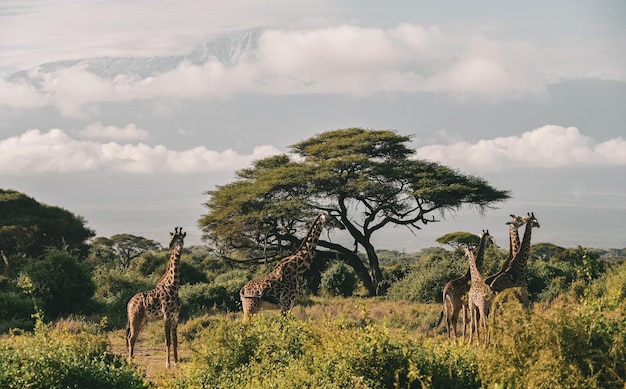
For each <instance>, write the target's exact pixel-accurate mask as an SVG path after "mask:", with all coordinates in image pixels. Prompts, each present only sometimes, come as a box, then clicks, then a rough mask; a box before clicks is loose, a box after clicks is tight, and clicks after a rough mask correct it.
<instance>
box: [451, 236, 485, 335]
mask: <svg viewBox="0 0 626 389" xmlns="http://www.w3.org/2000/svg"><path fill="white" fill-rule="evenodd" d="M486 244H487V239H481V240H480V242H479V245H478V248H477V251H476V257H475V258H476V267H477V269H478V271H482V268H483V258H484V256H485V248H486V247H485V246H486ZM471 279H472V278H471V270H470V268H469V267H468V268H467V271H466V272H465V274H464V275H463V276H461V277H459V278H455V279H454V280H451V281H448V283H447V284H446V286H445V287H444V288H443V315H444V318H445V320H446V325H447V328H448V337H449V338H451V337H452V334H454V338H455V339H456V337H457V333H456V323H457V320H458V318H459V314H462V315H463V337H465V331H466V328H467V317H468V307H467V305H468V300H467V294H468V292H469V290H470V281H471Z"/></svg>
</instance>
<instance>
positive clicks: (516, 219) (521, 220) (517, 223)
mask: <svg viewBox="0 0 626 389" xmlns="http://www.w3.org/2000/svg"><path fill="white" fill-rule="evenodd" d="M527 220H528V218H525V217H522V216H515V215H513V214H511V221H509V222H506V224H507V225H509V226H511V227H515V228H520V227H521V226H523V225H524V224H525V223H526V221H527Z"/></svg>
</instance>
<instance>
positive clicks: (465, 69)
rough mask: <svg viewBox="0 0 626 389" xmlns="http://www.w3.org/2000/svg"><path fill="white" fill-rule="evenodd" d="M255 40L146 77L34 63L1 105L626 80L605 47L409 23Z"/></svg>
mask: <svg viewBox="0 0 626 389" xmlns="http://www.w3.org/2000/svg"><path fill="white" fill-rule="evenodd" d="M257 43H258V45H257V47H256V49H255V50H254V51H253V52H252V53H251V55H249V56H244V57H242V59H241V61H239V62H237V63H235V64H234V65H229V66H227V65H225V64H224V63H222V62H220V60H218V59H217V58H214V57H212V58H209V59H207V60H206V61H205V62H204V63H201V64H194V63H191V62H185V61H183V62H181V63H179V64H178V66H177V67H176V68H175V69H172V70H169V71H165V72H160V73H156V72H155V73H153V74H151V75H150V76H148V77H139V76H137V75H135V74H118V75H117V76H115V77H113V78H104V77H100V76H98V75H96V74H93V73H91V72H89V71H88V70H87V63H88V62H87V61H89V60H88V59H87V60H85V61H83V62H80V63H73V64H72V65H68V66H66V67H63V68H57V69H56V70H50V69H47V68H43V67H40V68H35V69H34V70H32V71H31V72H30V74H29V76H28V79H27V80H20V81H13V82H9V81H7V80H4V81H2V80H0V107H8V108H37V107H41V106H42V105H53V106H55V107H56V108H57V109H58V110H59V111H60V112H61V113H62V114H63V115H65V116H67V117H78V116H84V115H85V109H84V107H85V106H88V105H90V104H98V103H105V102H113V103H124V102H129V101H134V100H151V99H178V100H184V99H216V98H217V99H221V98H230V97H232V96H233V95H236V94H240V93H258V94H268V95H302V94H340V95H349V96H370V95H373V94H377V93H395V92H401V93H435V94H445V95H450V96H454V97H459V98H466V97H472V98H475V97H478V98H482V99H486V100H499V99H511V98H515V99H517V98H521V97H529V96H532V97H534V98H537V97H542V96H545V94H546V86H547V85H548V83H550V82H555V80H559V81H562V80H566V79H581V78H593V79H598V78H600V79H602V78H605V79H606V78H608V79H616V80H620V81H625V80H626V72H624V69H623V61H624V58H622V57H623V56H621V55H620V54H617V53H619V52H620V51H619V50H618V49H617V48H615V49H616V50H614V51H612V50H611V47H607V44H604V45H602V46H600V45H594V43H593V42H571V43H570V44H569V45H567V46H564V47H560V46H538V45H537V44H533V43H531V42H524V41H506V40H501V41H499V40H495V39H489V38H487V37H485V36H482V35H480V34H478V33H473V34H470V35H468V36H465V35H459V33H452V32H446V31H443V30H442V29H441V28H440V27H437V26H422V25H417V24H408V23H403V24H400V25H397V26H396V27H393V28H388V29H382V28H364V27H359V26H355V25H340V26H335V27H328V28H318V29H314V28H311V29H304V30H289V29H284V28H283V29H271V30H266V31H265V32H264V33H263V34H262V35H261V36H260V38H259V39H258V42H257ZM574 47H575V50H574ZM612 52H615V53H616V54H614V55H612V54H610V53H612ZM607 53H608V54H607ZM596 54H597V55H596ZM145 58H149V57H145ZM14 96H17V98H16V97H14Z"/></svg>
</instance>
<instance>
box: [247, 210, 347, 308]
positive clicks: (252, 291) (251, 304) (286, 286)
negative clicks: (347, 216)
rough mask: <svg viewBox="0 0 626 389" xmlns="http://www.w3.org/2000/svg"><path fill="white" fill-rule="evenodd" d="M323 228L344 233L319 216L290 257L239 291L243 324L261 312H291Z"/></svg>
mask: <svg viewBox="0 0 626 389" xmlns="http://www.w3.org/2000/svg"><path fill="white" fill-rule="evenodd" d="M324 228H339V229H342V230H343V229H345V226H344V225H343V224H342V223H341V222H340V221H339V220H337V219H336V218H335V217H334V216H332V215H331V214H330V213H328V212H326V211H324V212H322V213H320V214H319V215H318V216H317V218H316V219H315V220H314V222H313V224H312V225H311V228H310V229H309V232H308V234H307V236H306V237H305V238H304V239H303V240H302V242H301V244H300V246H299V247H298V249H297V250H296V251H295V252H294V253H293V254H291V255H290V256H288V257H285V258H283V259H282V260H281V261H280V262H279V263H278V264H277V265H276V266H275V267H274V269H273V270H272V271H271V272H270V273H269V274H267V275H266V276H265V277H262V278H258V279H253V280H250V281H248V282H247V283H246V284H245V285H244V286H243V287H242V288H241V290H240V291H239V297H240V299H241V306H242V309H243V315H244V320H247V319H248V318H249V317H250V316H251V315H253V314H255V313H257V312H259V311H260V310H261V309H280V311H281V313H282V314H285V313H286V312H287V311H289V310H290V309H291V308H293V306H294V305H295V303H296V300H297V298H298V296H299V294H300V290H301V287H302V284H303V274H304V272H305V271H306V270H308V269H309V267H310V266H311V261H312V260H313V258H314V257H315V248H316V247H317V242H318V240H319V237H320V234H321V233H322V230H323V229H324Z"/></svg>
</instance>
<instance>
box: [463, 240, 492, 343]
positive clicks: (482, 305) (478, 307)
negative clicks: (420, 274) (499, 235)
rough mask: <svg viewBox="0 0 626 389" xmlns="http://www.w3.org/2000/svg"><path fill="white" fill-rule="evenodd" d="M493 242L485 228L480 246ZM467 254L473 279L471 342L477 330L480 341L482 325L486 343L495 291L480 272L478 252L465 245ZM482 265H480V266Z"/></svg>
mask: <svg viewBox="0 0 626 389" xmlns="http://www.w3.org/2000/svg"><path fill="white" fill-rule="evenodd" d="M492 242H493V238H492V236H491V235H489V231H488V230H483V232H482V234H481V236H480V244H479V248H481V247H482V249H483V250H484V249H485V247H487V246H488V245H489V244H491V243H492ZM464 249H465V255H467V257H468V259H469V264H470V276H471V278H472V281H471V283H470V289H469V292H468V306H469V312H470V315H469V316H470V321H471V322H470V335H469V344H471V343H472V335H473V334H474V331H476V339H477V340H478V341H479V342H480V327H482V328H483V329H484V330H485V343H487V342H488V341H489V330H488V328H487V318H488V316H489V309H490V307H491V300H492V298H493V292H492V291H491V288H490V287H489V286H488V285H487V284H485V281H484V279H483V276H482V275H481V274H480V273H481V269H480V267H482V261H480V262H479V261H477V259H478V254H479V253H476V254H474V252H472V250H471V249H470V248H469V247H468V246H464ZM478 265H480V267H479V266H478Z"/></svg>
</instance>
